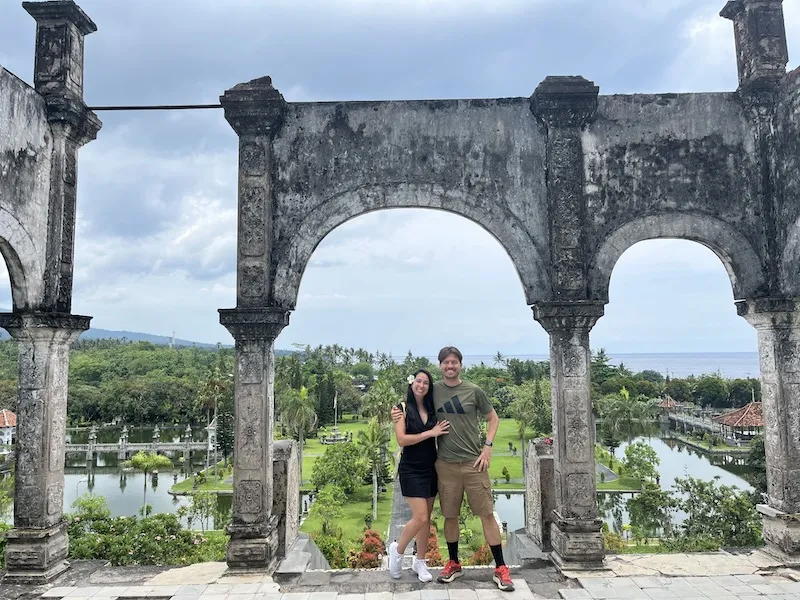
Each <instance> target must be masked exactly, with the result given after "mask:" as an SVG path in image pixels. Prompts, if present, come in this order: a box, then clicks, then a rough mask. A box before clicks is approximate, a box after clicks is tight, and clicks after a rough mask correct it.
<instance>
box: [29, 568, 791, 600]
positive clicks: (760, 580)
mask: <svg viewBox="0 0 800 600" xmlns="http://www.w3.org/2000/svg"><path fill="white" fill-rule="evenodd" d="M375 575H376V574H373V577H375ZM384 575H385V573H384ZM228 579H231V580H233V579H234V578H228ZM239 579H241V581H240V582H238V583H237V582H234V583H214V584H210V585H203V584H184V585H136V586H107V587H98V586H80V587H54V588H52V589H49V590H47V591H46V592H44V593H43V594H42V595H41V596H40V597H41V598H52V599H55V600H61V599H66V600H116V599H122V600H128V599H130V600H134V599H144V598H147V599H150V598H153V599H162V600H484V599H487V600H499V599H501V598H503V599H507V600H514V599H519V600H536V599H538V598H564V599H567V600H571V599H576V600H577V599H595V598H596V599H608V600H612V599H619V600H622V599H630V600H659V599H665V598H675V599H678V598H680V599H682V600H693V599H698V600H699V599H710V598H719V599H720V600H722V599H726V600H744V599H756V598H761V599H763V600H797V599H798V598H800V581H793V580H791V579H789V578H785V577H781V576H775V575H773V576H762V575H723V576H718V577H660V578H658V577H596V578H585V579H584V578H581V579H579V580H578V582H579V583H580V585H581V588H580V589H574V588H564V589H560V590H558V592H557V593H558V595H557V596H541V595H538V594H536V593H534V592H533V591H532V590H531V589H530V587H529V586H528V584H527V582H526V581H525V580H524V579H519V578H517V579H516V580H515V581H514V583H515V586H516V590H515V591H514V592H505V593H504V592H500V591H499V590H496V589H477V590H474V589H469V588H456V587H450V586H444V585H440V584H436V583H430V584H427V585H426V586H424V587H423V588H422V589H419V590H409V591H402V592H389V591H380V592H362V593H342V592H337V591H318V592H288V593H282V592H281V590H280V588H279V586H278V584H277V583H274V582H272V581H271V580H270V578H269V577H261V578H259V577H252V576H251V577H249V578H247V577H242V578H239ZM255 579H261V581H255Z"/></svg>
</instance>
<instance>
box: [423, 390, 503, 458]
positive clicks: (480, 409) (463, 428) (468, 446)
mask: <svg viewBox="0 0 800 600" xmlns="http://www.w3.org/2000/svg"><path fill="white" fill-rule="evenodd" d="M433 407H434V409H435V410H436V419H437V420H438V421H449V422H450V430H449V432H448V433H447V434H445V435H440V436H439V437H438V438H437V440H436V442H437V450H438V457H439V458H440V459H442V460H443V461H445V462H453V463H456V462H468V461H473V460H475V459H476V458H478V456H479V455H480V453H481V450H482V447H481V435H480V428H479V425H478V415H479V414H480V415H486V414H488V413H489V412H490V411H491V410H492V408H494V407H493V406H492V403H491V402H489V397H488V396H487V395H486V392H484V391H483V390H482V389H481V388H479V387H478V386H477V385H475V384H474V383H470V382H469V381H462V382H461V383H460V384H459V385H457V386H455V387H449V386H448V385H446V384H445V383H444V381H437V382H436V383H434V384H433Z"/></svg>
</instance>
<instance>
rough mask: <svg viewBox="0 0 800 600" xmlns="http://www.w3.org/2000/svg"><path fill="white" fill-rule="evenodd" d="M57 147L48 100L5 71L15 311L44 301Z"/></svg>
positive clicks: (5, 234) (5, 232)
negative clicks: (54, 150) (54, 146)
mask: <svg viewBox="0 0 800 600" xmlns="http://www.w3.org/2000/svg"><path fill="white" fill-rule="evenodd" d="M52 143H53V142H52V135H51V131H50V126H49V124H48V122H47V116H46V113H45V105H44V100H43V99H42V98H41V97H40V96H39V94H37V93H36V92H35V91H34V90H33V88H31V87H30V86H28V85H27V84H26V83H25V82H23V81H22V80H20V79H18V78H17V77H16V76H15V75H13V74H12V73H10V72H8V71H6V70H5V69H3V68H2V67H0V252H2V254H3V258H4V259H5V261H6V264H7V265H8V269H9V273H10V275H11V284H12V295H13V300H14V308H15V309H24V308H34V307H36V306H37V305H38V304H39V302H41V300H42V294H43V283H44V264H45V244H46V239H47V216H48V212H47V211H48V197H49V193H50V166H51V154H52Z"/></svg>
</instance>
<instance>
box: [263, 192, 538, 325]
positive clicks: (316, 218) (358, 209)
mask: <svg viewBox="0 0 800 600" xmlns="http://www.w3.org/2000/svg"><path fill="white" fill-rule="evenodd" d="M370 192H371V190H358V191H351V192H345V193H343V194H341V195H339V196H337V197H334V198H331V199H329V200H326V201H325V202H323V203H322V204H320V205H318V206H317V207H315V209H314V210H313V211H312V212H310V213H309V214H308V215H307V216H306V218H305V219H303V221H301V222H300V224H299V225H298V227H297V230H296V232H295V234H294V236H295V237H294V239H295V240H299V243H293V244H290V245H286V246H284V247H283V248H282V249H281V250H282V251H281V252H280V253H279V254H278V255H277V256H276V257H275V284H274V289H275V292H274V300H275V303H276V304H277V305H279V306H283V307H286V308H288V309H291V310H293V309H294V307H295V303H296V300H297V294H298V290H299V286H300V281H301V278H302V276H303V273H304V272H305V269H306V265H307V264H308V261H309V259H310V258H311V255H312V253H313V252H314V250H315V249H316V247H317V246H318V245H319V243H320V242H321V241H322V240H323V239H324V238H325V236H327V235H328V234H329V233H330V232H331V231H333V230H334V229H335V228H336V227H338V226H339V225H341V224H343V223H345V222H347V221H349V220H351V219H354V218H357V217H359V216H361V215H365V214H367V213H369V212H373V211H376V210H388V209H393V208H430V209H435V210H442V211H444V212H448V213H452V214H455V215H458V216H461V217H465V218H467V219H469V220H470V221H472V222H473V223H476V224H477V225H479V226H480V227H482V228H483V229H485V230H486V231H488V232H489V233H490V234H491V235H492V236H493V237H494V238H495V240H496V241H497V242H498V243H499V244H500V245H501V246H502V247H503V249H504V250H505V251H506V253H507V254H508V256H509V258H510V259H511V261H512V263H513V265H514V268H515V269H516V271H517V274H518V275H519V278H520V282H521V284H522V287H523V290H524V292H525V298H526V300H527V303H528V304H529V305H530V304H534V303H535V302H537V301H539V300H540V299H542V298H549V296H550V281H549V276H548V272H547V267H546V265H545V261H544V260H543V258H542V257H541V256H540V255H539V252H538V249H537V247H536V245H535V244H534V242H533V240H531V239H530V237H529V236H528V234H527V232H526V231H525V228H524V225H523V224H522V223H520V222H519V220H518V219H517V218H516V217H515V216H514V215H513V214H510V213H509V212H508V211H503V210H502V209H500V211H501V212H500V214H499V215H498V214H490V213H489V212H488V211H487V210H486V208H484V207H481V206H480V204H479V203H478V202H476V201H475V200H474V199H470V198H467V199H458V198H453V197H450V198H447V199H445V198H443V197H442V196H441V195H436V194H435V191H432V190H430V189H429V186H417V185H413V184H412V185H402V186H388V189H387V187H383V188H381V189H380V190H379V192H380V194H372V193H370Z"/></svg>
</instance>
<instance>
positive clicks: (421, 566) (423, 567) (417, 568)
mask: <svg viewBox="0 0 800 600" xmlns="http://www.w3.org/2000/svg"><path fill="white" fill-rule="evenodd" d="M411 570H412V571H414V573H416V574H417V578H418V579H419V580H420V581H421V582H423V583H427V582H429V581H433V575H431V572H430V571H428V565H427V564H425V561H424V560H419V559H418V558H414V562H413V563H411Z"/></svg>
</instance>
